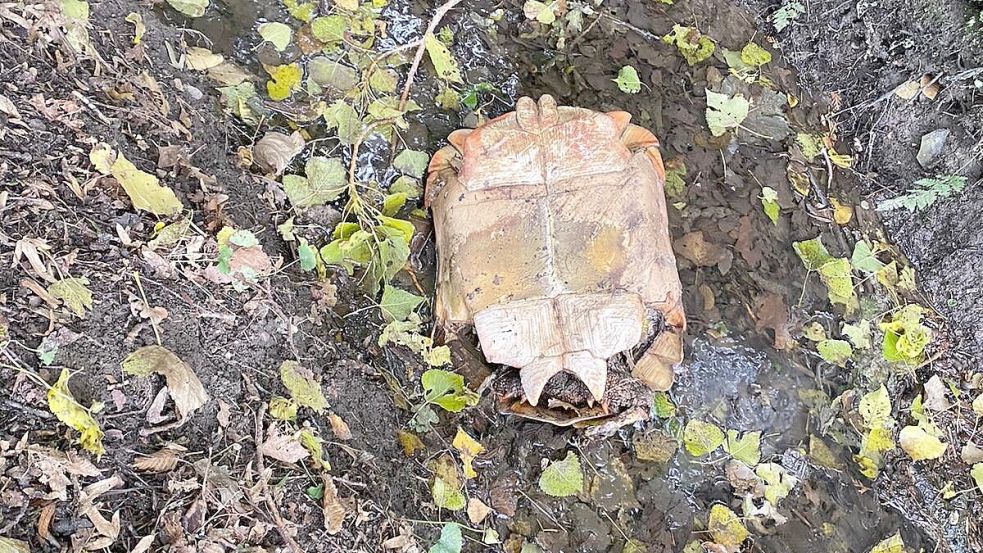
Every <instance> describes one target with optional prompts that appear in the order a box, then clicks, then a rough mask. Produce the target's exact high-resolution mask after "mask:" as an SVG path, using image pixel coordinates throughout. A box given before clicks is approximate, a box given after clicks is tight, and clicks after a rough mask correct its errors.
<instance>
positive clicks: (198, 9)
mask: <svg viewBox="0 0 983 553" xmlns="http://www.w3.org/2000/svg"><path fill="white" fill-rule="evenodd" d="M167 3H168V4H170V5H171V7H172V8H174V9H175V10H177V11H179V12H181V13H183V14H184V15H186V16H188V17H201V16H203V15H205V8H207V7H208V0H167Z"/></svg>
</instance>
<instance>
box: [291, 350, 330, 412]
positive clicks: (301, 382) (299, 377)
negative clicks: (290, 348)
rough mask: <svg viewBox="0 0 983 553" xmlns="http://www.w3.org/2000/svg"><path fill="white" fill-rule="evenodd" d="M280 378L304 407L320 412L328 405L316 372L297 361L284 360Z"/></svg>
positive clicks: (295, 399) (292, 395)
mask: <svg viewBox="0 0 983 553" xmlns="http://www.w3.org/2000/svg"><path fill="white" fill-rule="evenodd" d="M280 379H281V380H283V385H284V386H286V388H287V390H289V391H290V397H292V398H293V399H294V401H296V402H297V403H299V404H300V405H302V406H304V407H310V408H311V409H313V410H315V411H317V412H318V413H320V412H321V411H324V410H325V409H326V408H327V407H328V400H327V399H325V397H324V393H323V392H322V391H321V383H320V382H318V381H317V379H316V378H314V373H312V372H311V371H310V369H308V368H307V367H304V366H303V365H301V364H300V363H298V362H296V361H284V362H283V363H282V364H281V365H280Z"/></svg>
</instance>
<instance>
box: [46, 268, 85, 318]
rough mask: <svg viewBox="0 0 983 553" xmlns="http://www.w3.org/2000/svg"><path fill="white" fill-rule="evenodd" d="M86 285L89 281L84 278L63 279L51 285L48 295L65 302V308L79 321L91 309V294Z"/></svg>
mask: <svg viewBox="0 0 983 553" xmlns="http://www.w3.org/2000/svg"><path fill="white" fill-rule="evenodd" d="M87 284H89V279H87V278H85V277H80V278H63V279H61V280H59V281H57V282H53V283H51V285H50V286H48V293H49V294H51V295H52V296H54V297H55V298H57V299H60V300H61V301H63V302H65V306H66V307H68V308H69V309H71V310H72V313H75V314H76V315H77V316H78V317H79V318H80V319H81V318H84V317H85V312H86V310H91V309H92V292H91V291H90V290H89V289H88V287H87V286H86V285H87Z"/></svg>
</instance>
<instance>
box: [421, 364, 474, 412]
mask: <svg viewBox="0 0 983 553" xmlns="http://www.w3.org/2000/svg"><path fill="white" fill-rule="evenodd" d="M420 382H421V384H423V391H424V400H425V401H426V402H427V403H436V404H437V405H440V406H441V407H443V408H444V409H445V410H447V411H450V412H452V413H459V412H461V411H462V410H463V409H464V408H465V407H468V406H471V405H477V404H478V394H476V393H474V392H472V391H471V390H470V389H469V388H468V387H467V386H465V384H464V377H463V376H461V375H459V374H457V373H452V372H450V371H444V370H440V369H430V370H428V371H426V372H424V373H423V376H422V377H421V378H420Z"/></svg>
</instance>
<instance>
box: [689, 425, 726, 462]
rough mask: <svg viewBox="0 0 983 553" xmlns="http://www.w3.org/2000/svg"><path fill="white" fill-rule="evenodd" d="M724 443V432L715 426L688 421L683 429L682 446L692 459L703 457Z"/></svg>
mask: <svg viewBox="0 0 983 553" xmlns="http://www.w3.org/2000/svg"><path fill="white" fill-rule="evenodd" d="M723 443H724V432H723V430H721V429H720V428H718V427H717V425H715V424H711V423H709V422H703V421H700V420H695V419H693V420H690V421H689V422H688V423H686V428H684V429H683V444H684V445H685V446H686V451H688V452H689V454H690V455H692V456H694V457H703V456H704V455H707V454H709V453H711V452H713V451H714V450H716V449H717V448H718V447H720V446H721V445H722V444H723Z"/></svg>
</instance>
